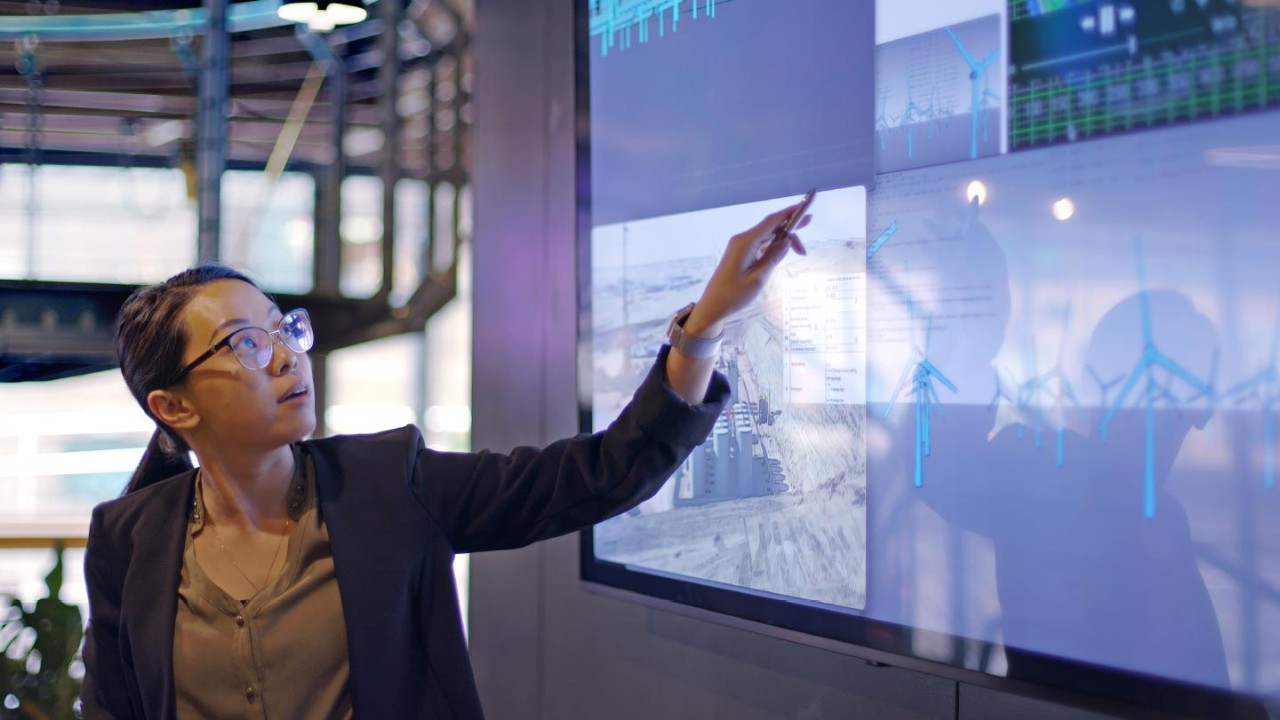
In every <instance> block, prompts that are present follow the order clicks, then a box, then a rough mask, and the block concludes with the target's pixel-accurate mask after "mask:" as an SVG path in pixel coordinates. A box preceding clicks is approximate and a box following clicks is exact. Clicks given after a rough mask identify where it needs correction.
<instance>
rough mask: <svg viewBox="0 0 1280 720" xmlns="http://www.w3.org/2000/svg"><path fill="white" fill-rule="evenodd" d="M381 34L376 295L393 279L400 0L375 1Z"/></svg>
mask: <svg viewBox="0 0 1280 720" xmlns="http://www.w3.org/2000/svg"><path fill="white" fill-rule="evenodd" d="M378 8H379V19H380V20H382V35H381V36H379V38H378V51H379V54H381V56H382V65H381V66H380V67H379V68H378V101H379V103H381V105H382V162H381V163H380V164H379V166H378V175H379V177H381V178H382V289H381V290H380V291H379V295H381V296H383V297H386V296H387V295H389V294H390V293H391V286H392V284H393V283H394V282H395V249H396V247H395V237H396V181H397V180H399V179H400V114H399V112H398V111H397V108H396V100H397V99H399V96H400V94H399V92H398V85H399V83H398V81H399V79H400V21H401V20H402V19H403V18H404V3H403V2H402V1H401V0H383V1H382V2H380V3H378Z"/></svg>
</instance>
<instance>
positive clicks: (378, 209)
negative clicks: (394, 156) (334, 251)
mask: <svg viewBox="0 0 1280 720" xmlns="http://www.w3.org/2000/svg"><path fill="white" fill-rule="evenodd" d="M340 232H341V235H342V274H341V278H340V279H339V289H340V291H341V292H342V294H343V295H346V296H347V297H370V296H371V295H373V294H374V293H376V292H377V291H378V287H379V286H380V285H381V284H382V180H381V179H380V178H376V177H372V176H368V175H352V176H350V177H348V178H346V179H344V180H343V181H342V225H341V227H340Z"/></svg>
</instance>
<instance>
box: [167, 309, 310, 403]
mask: <svg viewBox="0 0 1280 720" xmlns="http://www.w3.org/2000/svg"><path fill="white" fill-rule="evenodd" d="M298 314H301V315H302V317H303V319H304V321H305V322H306V325H307V327H308V328H310V329H311V345H308V346H307V347H306V348H297V347H294V346H293V345H292V344H290V340H291V339H292V336H289V335H286V334H284V323H285V321H286V320H288V319H289V316H291V315H298ZM247 330H259V331H261V332H264V333H266V334H267V342H268V344H269V345H274V344H275V342H276V341H277V340H278V341H279V342H280V343H282V344H283V345H284V346H285V347H287V348H289V349H290V350H292V351H294V352H296V353H302V354H305V353H306V352H307V351H309V350H311V348H312V347H313V346H314V345H315V328H314V327H313V326H312V324H311V314H310V313H308V312H307V311H306V310H305V309H304V308H294V309H293V310H290V311H289V312H287V313H284V314H283V315H281V316H280V322H278V323H276V329H275V330H267V329H265V328H260V327H257V326H256V325H246V326H245V327H242V328H236V329H235V330H233V331H232V332H230V333H228V334H227V336H226V337H224V338H222V339H221V340H219V341H218V342H216V343H214V344H213V345H212V346H211V347H210V348H209V349H208V350H205V351H204V354H202V355H201V356H200V357H198V358H196V359H195V360H192V361H191V362H189V363H187V365H186V367H184V368H182V369H181V370H179V371H178V374H177V376H176V377H175V378H174V379H173V381H172V382H170V383H169V385H168V386H169V387H172V386H174V385H177V384H178V383H180V382H182V381H183V380H185V379H186V378H187V375H189V374H190V373H191V371H192V370H195V369H196V367H197V366H198V365H200V363H203V362H204V361H205V360H208V359H209V358H211V357H213V356H214V355H217V354H218V352H219V351H221V350H222V349H223V348H226V347H231V342H232V340H233V338H235V336H237V335H239V334H240V333H242V332H245V331H247ZM231 354H232V355H234V356H235V358H236V362H239V363H240V365H241V366H243V367H244V368H246V369H249V370H258V369H261V368H264V367H266V366H267V364H269V363H270V362H271V360H270V359H269V358H270V357H272V356H273V355H274V354H275V351H274V350H273V351H272V354H271V355H268V360H267V363H264V364H262V365H259V366H257V367H252V366H250V365H249V364H248V363H247V362H246V361H245V360H244V358H242V357H240V355H239V354H237V353H236V352H235V351H234V350H233V351H232V352H231Z"/></svg>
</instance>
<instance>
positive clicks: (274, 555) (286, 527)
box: [205, 511, 289, 593]
mask: <svg viewBox="0 0 1280 720" xmlns="http://www.w3.org/2000/svg"><path fill="white" fill-rule="evenodd" d="M205 514H206V515H208V511H206V512H205ZM209 527H210V529H212V530H213V539H214V541H215V542H217V543H218V547H219V548H220V549H221V550H222V552H223V553H224V554H226V556H227V559H228V560H230V561H231V566H232V567H234V568H235V569H236V572H238V573H240V577H242V578H244V580H245V582H247V583H249V587H252V588H253V591H254V592H255V593H257V592H261V591H262V588H264V587H266V586H267V584H268V583H269V582H271V569H272V568H274V567H275V566H276V558H278V557H279V556H280V548H282V547H284V539H285V537H286V536H288V534H289V518H287V517H286V518H285V519H284V529H283V530H282V531H280V540H279V541H278V542H276V551H275V552H273V553H271V564H270V565H268V566H267V576H266V577H264V578H263V579H262V585H261V586H259V585H258V584H257V583H255V582H254V581H253V580H250V579H249V576H248V575H246V574H245V571H244V569H243V568H241V567H240V563H238V562H236V557H235V555H232V554H231V551H230V550H228V549H227V546H226V545H223V544H222V536H221V535H219V534H218V525H217V524H216V523H210V524H209Z"/></svg>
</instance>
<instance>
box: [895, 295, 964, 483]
mask: <svg viewBox="0 0 1280 720" xmlns="http://www.w3.org/2000/svg"><path fill="white" fill-rule="evenodd" d="M907 317H908V323H909V324H908V331H907V335H908V340H907V342H909V343H911V359H910V360H908V361H907V364H906V367H904V368H903V369H902V375H901V376H899V378H898V383H897V386H896V389H895V390H894V391H893V396H892V397H891V398H889V406H888V407H887V408H885V411H884V416H885V417H886V418H887V417H889V413H891V412H893V406H894V405H895V404H896V403H897V402H898V396H899V395H900V394H902V391H903V390H907V389H908V388H909V389H910V393H911V394H912V395H913V396H914V397H915V401H916V453H915V454H916V478H915V486H916V487H924V458H925V456H927V455H928V454H929V416H930V414H931V412H932V410H933V405H934V404H935V403H941V400H940V399H939V398H938V391H937V389H935V388H934V386H933V381H934V380H935V379H937V381H938V382H940V383H942V384H943V385H945V386H946V387H947V389H949V390H950V391H951V392H953V393H954V392H956V386H955V384H953V383H952V382H951V381H950V380H948V379H947V377H946V376H945V375H943V374H942V371H940V370H938V368H937V367H936V366H934V364H933V362H932V361H930V360H929V335H930V334H931V332H930V331H931V329H932V318H930V319H928V320H926V322H925V332H924V338H925V339H924V347H923V349H922V348H921V347H920V345H917V344H916V342H915V303H914V301H912V300H910V299H908V301H907Z"/></svg>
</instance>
